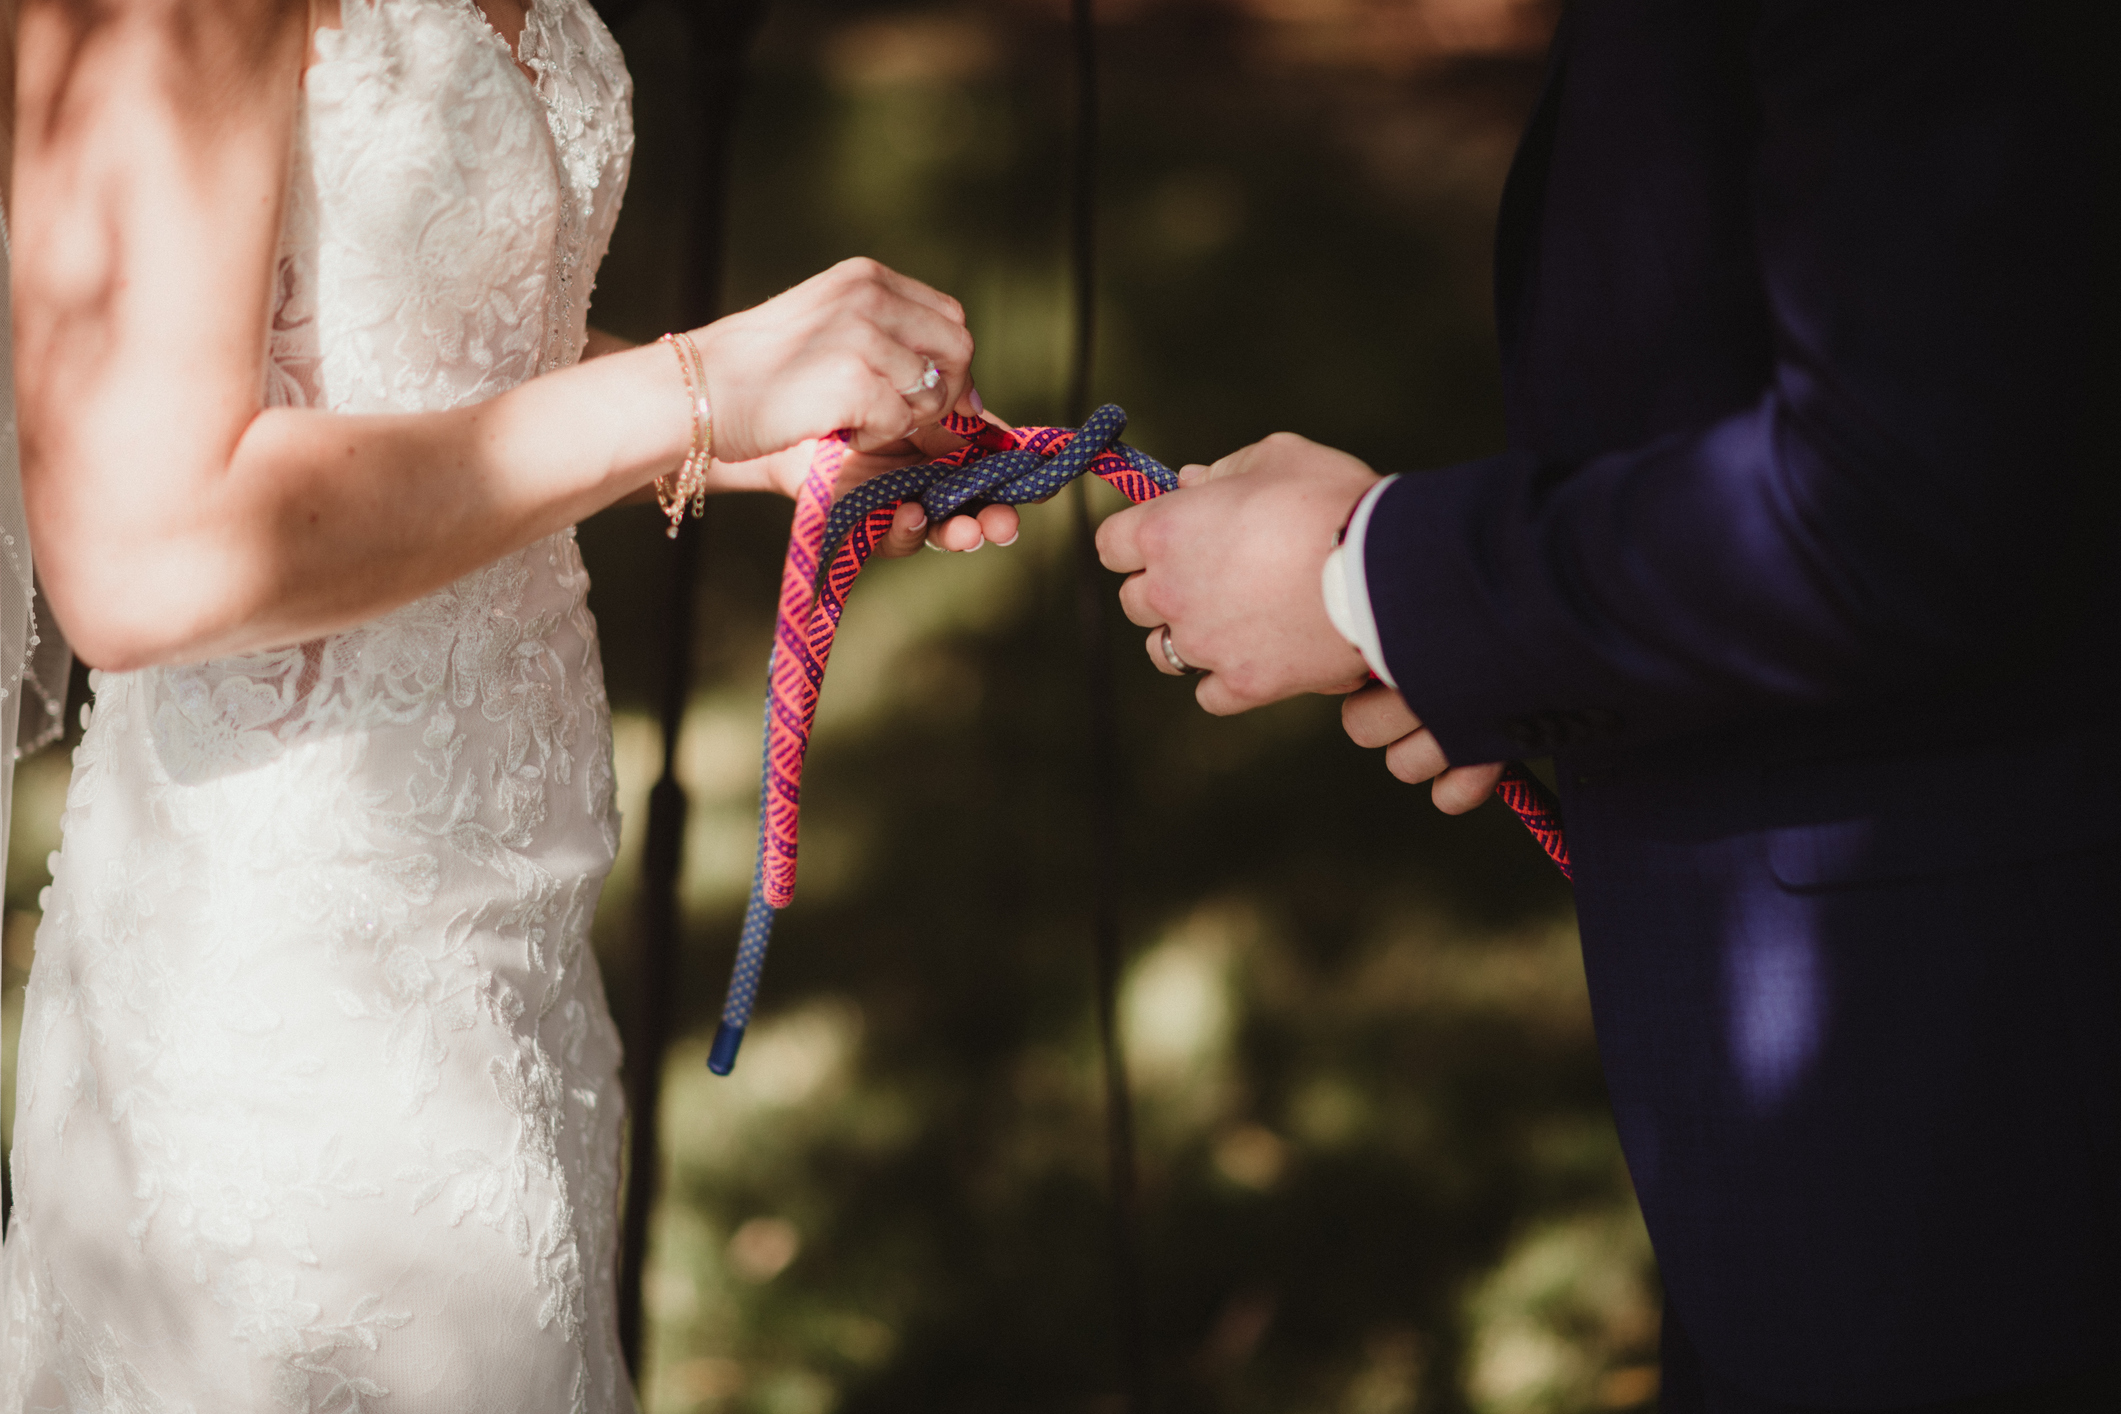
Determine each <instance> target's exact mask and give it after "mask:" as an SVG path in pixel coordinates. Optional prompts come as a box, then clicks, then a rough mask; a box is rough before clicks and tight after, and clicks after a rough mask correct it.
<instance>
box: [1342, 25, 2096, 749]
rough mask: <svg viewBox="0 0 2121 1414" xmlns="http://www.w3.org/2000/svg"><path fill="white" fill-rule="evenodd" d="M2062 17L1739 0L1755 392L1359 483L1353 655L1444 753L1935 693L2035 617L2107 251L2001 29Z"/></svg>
mask: <svg viewBox="0 0 2121 1414" xmlns="http://www.w3.org/2000/svg"><path fill="white" fill-rule="evenodd" d="M2067 8H2068V7H2063V6H2052V7H2049V6H2041V5H2028V6H2025V7H2014V6H2000V7H1999V6H1992V5H1986V4H1984V5H1978V6H1976V5H1967V4H1957V3H1936V0H1931V3H1921V4H1902V3H1858V0H1832V3H1825V4H1803V5H1799V4H1774V3H1769V4H1767V5H1765V6H1764V7H1763V8H1762V11H1761V14H1760V17H1759V20H1758V22H1757V28H1755V29H1754V31H1753V34H1752V43H1751V47H1750V50H1749V65H1750V73H1749V78H1750V81H1751V83H1752V84H1753V87H1754V92H1753V94H1752V95H1751V99H1752V103H1753V108H1754V111H1755V112H1756V113H1757V122H1758V127H1757V136H1756V140H1755V142H1754V143H1753V144H1752V147H1751V161H1752V164H1753V169H1752V170H1751V171H1750V172H1748V173H1746V174H1745V180H1746V182H1747V183H1748V190H1749V191H1750V193H1751V196H1750V205H1751V212H1752V222H1751V227H1752V229H1751V238H1752V241H1753V245H1754V258H1755V259H1757V262H1758V267H1759V271H1760V282H1761V290H1762V299H1763V301H1764V303H1765V308H1766V311H1767V316H1768V321H1769V326H1770V328H1771V331H1772V338H1773V349H1772V365H1771V369H1770V371H1769V372H1768V373H1767V375H1766V376H1765V377H1764V379H1763V382H1762V385H1761V386H1760V388H1759V389H1758V394H1757V397H1756V398H1754V400H1753V401H1752V402H1751V403H1750V404H1749V405H1745V406H1742V407H1738V408H1736V409H1735V410H1733V411H1732V412H1730V414H1729V415H1728V416H1725V417H1723V418H1722V419H1721V420H1718V421H1714V422H1711V423H1708V424H1706V425H1700V426H1694V427H1687V428H1679V429H1674V430H1673V431H1671V432H1670V433H1669V435H1666V436H1663V437H1661V438H1659V439H1658V440H1655V441H1654V442H1651V443H1649V444H1647V445H1641V446H1635V447H1629V448H1625V449H1622V450H1617V451H1614V452H1611V453H1609V454H1604V455H1598V456H1594V457H1590V458H1588V459H1584V460H1581V461H1579V462H1575V463H1571V464H1557V463H1556V462H1555V461H1554V460H1552V459H1551V458H1548V457H1542V456H1541V455H1539V454H1537V453H1536V452H1534V451H1529V450H1519V451H1512V452H1509V453H1505V454H1503V455H1501V456H1498V457H1495V458H1492V459H1489V460H1485V461H1480V462H1475V463H1470V464H1466V465H1461V466H1457V467H1452V468H1448V469H1445V470H1442V471H1437V472H1432V473H1427V474H1423V475H1418V476H1409V477H1404V478H1402V479H1401V480H1400V481H1398V482H1397V483H1395V484H1394V485H1393V486H1392V488H1391V489H1390V491H1389V492H1388V493H1387V494H1386V495H1385V496H1383V497H1382V498H1381V500H1380V502H1379V504H1378V507H1377V510H1376V512H1375V515H1374V518H1373V520H1372V522H1371V526H1370V529H1369V534H1368V536H1367V539H1366V542H1365V569H1366V572H1367V576H1368V581H1369V586H1370V594H1371V601H1372V606H1373V608H1374V610H1375V613H1376V616H1377V620H1378V627H1379V631H1380V634H1381V637H1382V639H1383V643H1384V647H1385V656H1386V659H1387V661H1388V662H1389V663H1390V665H1391V667H1392V670H1393V673H1394V675H1395V676H1396V677H1397V678H1398V680H1399V683H1400V686H1401V690H1402V692H1403V693H1404V694H1405V696H1406V697H1407V699H1408V701H1409V703H1410V705H1411V706H1412V707H1413V708H1414V710H1415V711H1416V712H1418V713H1419V714H1420V715H1421V716H1422V718H1423V719H1424V720H1425V721H1426V722H1427V723H1428V724H1429V725H1430V726H1431V727H1432V728H1434V729H1435V731H1436V732H1437V734H1438V736H1439V739H1440V740H1441V742H1442V744H1443V745H1444V748H1445V750H1446V752H1447V753H1448V754H1449V756H1450V757H1451V759H1452V760H1454V761H1459V762H1469V761H1482V760H1495V759H1502V758H1507V757H1511V756H1517V755H1523V754H1525V753H1526V752H1527V751H1537V750H1540V749H1542V748H1546V747H1551V746H1553V745H1555V744H1557V743H1556V741H1555V740H1554V737H1555V736H1556V733H1554V732H1553V731H1552V730H1551V727H1550V725H1549V724H1551V723H1552V722H1554V721H1556V720H1559V721H1562V722H1564V723H1587V724H1590V725H1591V726H1593V727H1594V728H1598V729H1601V730H1602V731H1603V733H1604V734H1606V735H1608V736H1613V737H1619V738H1622V739H1623V740H1638V741H1648V740H1652V739H1656V738H1662V737H1669V736H1673V735H1677V734H1682V733H1688V732H1694V731H1701V730H1715V729H1721V728H1726V727H1730V726H1733V725H1740V724H1743V723H1744V722H1746V721H1748V720H1751V719H1755V718H1758V717H1761V716H1763V715H1765V714H1775V713H1783V712H1789V711H1793V710H1796V711H1802V710H1807V709H1813V710H1816V709H1819V708H1822V707H1827V708H1831V707H1836V706H1839V705H1842V704H1847V703H1849V702H1852V701H1859V700H1863V699H1867V698H1881V699H1892V698H1894V697H1895V696H1903V697H1904V696H1907V695H1912V694H1921V693H1925V692H1937V691H1943V690H1949V684H1950V683H1951V682H1953V681H1954V680H1955V679H1956V678H1957V677H1958V676H1959V675H1961V674H1963V673H1965V672H1967V671H1970V670H1972V671H1979V670H1981V669H1982V667H1983V666H1984V665H1987V666H1990V667H1993V666H1994V665H1996V664H1999V663H2006V662H2008V661H2009V659H2010V657H2011V655H2012V653H2013V652H2014V651H2016V650H2019V649H2021V648H2023V647H2024V645H2025V644H2026V643H2027V642H2028V641H2029V640H2030V638H2031V637H2033V636H2034V635H2032V634H2031V633H2030V631H2029V627H2028V626H2029V625H2031V624H2035V623H2039V622H2043V621H2049V620H2052V619H2053V618H2054V617H2055V615H2056V614H2057V613H2058V612H2059V611H2060V609H2061V607H2062V606H2060V605H2058V603H2057V602H2056V600H2057V596H2059V595H2061V594H2063V593H2064V590H2063V588H2062V587H2061V586H2064V585H2065V584H2066V583H2067V581H2068V576H2067V575H2066V574H2063V573H2060V572H2059V571H2060V569H2061V567H2062V562H2063V561H2065V560H2069V559H2070V558H2071V557H2072V556H2076V557H2078V558H2082V556H2083V555H2084V554H2085V553H2086V552H2085V551H2084V548H2083V542H2084V537H2083V536H2082V535H2081V534H2078V533H2077V530H2079V529H2081V528H2082V522H2083V520H2084V518H2085V516H2086V515H2087V506H2088V505H2089V504H2090V501H2089V500H2088V498H2089V497H2091V496H2093V495H2094V494H2095V493H2094V489H2093V488H2094V485H2095V480H2096V478H2097V477H2104V476H2107V475H2110V474H2111V472H2112V470H2113V469H2112V468H2110V467H2106V466H2103V465H2101V466H2098V467H2096V468H2094V467H2093V466H2092V465H2091V463H2092V462H2093V461H2094V460H2095V458H2094V457H2093V456H2092V455H2091V453H2090V451H2089V448H2090V446H2091V442H2090V441H2089V440H2088V439H2089V438H2091V437H2092V436H2093V434H2094V433H2095V431H2096V424H2097V420H2098V418H2099V416H2100V414H2099V410H2098V408H2097V407H2096V406H2095V403H2094V399H2095V397H2096V396H2097V395H2098V393H2099V392H2100V391H2101V390H2102V384H2106V383H2111V382H2112V380H2113V369H2112V364H2111V353H2110V349H2111V344H2110V343H2109V342H2107V338H2108V335H2107V331H2106V330H2105V329H2104V328H2103V327H2102V323H2103V321H2106V320H2109V319H2110V318H2111V317H2112V316H2111V309H2110V303H2111V302H2110V300H2108V299H2106V298H2101V297H2095V292H2096V291H2099V290H2109V291H2110V288H2111V282H2110V277H2108V276H2106V275H2105V274H2104V271H2103V269H2102V268H2101V267H2103V266H2104V265H2110V264H2112V263H2114V262H2116V261H2121V250H2117V249H2116V248H2115V247H2114V246H2113V245H2112V244H2111V243H2110V242H2111V239H2112V226H2111V223H2110V221H2109V220H2108V215H2107V213H2108V211H2109V209H2110V207H2109V204H2108V203H2109V198H2108V197H2107V196H2106V195H2105V193H2106V189H2107V188H2108V187H2109V185H2110V184H2111V183H2112V180H2113V178H2112V172H2111V170H2110V168H2109V167H2108V165H2107V164H2108V162H2109V161H2110V160H2111V157H2112V150H2111V146H2110V139H2109V138H2108V137H2107V136H2105V135H2103V134H2101V133H2100V132H2099V131H2098V129H2099V127H2100V126H2101V124H2102V119H2101V118H2100V116H2099V115H2098V114H2095V113H2094V112H2092V111H2091V109H2090V107H2089V106H2088V105H2090V104H2092V103H2094V102H2103V100H2096V99H2094V98H2093V97H2092V96H2091V94H2092V93H2093V91H2094V89H2095V88H2096V84H2094V83H2092V82H2091V81H2090V80H2089V79H2088V78H2087V77H2086V76H2085V75H2084V74H2082V73H2078V72H2073V71H2072V63H2073V61H2072V60H2071V58H2070V57H2069V55H2068V53H2067V51H2066V46H2065V45H2058V44H2056V43H2053V42H2051V40H2052V37H2051V36H2047V35H2043V34H2041V33H2039V32H2038V29H2039V24H2040V22H2039V21H2038V20H2037V18H2034V19H2014V18H2011V15H2012V13H2013V12H2016V11H2020V10H2024V11H2028V12H2040V11H2043V10H2047V9H2053V10H2058V11H2059V10H2064V9H2067ZM2093 8H2095V9H2097V8H2104V7H2093ZM2012 25H2017V26H2019V28H2017V29H2015V30H2012V29H2008V28H2007V27H2008V26H2012ZM2065 38H2066V36H2065ZM2093 47H2094V48H2096V47H2097V46H2093ZM1544 219H1546V220H1548V221H1555V220H1562V219H1566V213H1557V212H1548V213H1546V215H1545V218H1544ZM2102 243H2104V244H2103V247H2102ZM1616 279H1617V280H1618V281H1620V282H1621V288H1620V289H1619V291H1618V292H1617V293H1616V294H1615V295H1614V296H1612V297H1613V298H1615V299H1621V300H1624V299H1625V289H1624V282H1625V279H1626V272H1624V271H1622V272H1616ZM1671 356H1672V357H1675V358H1683V357H1684V356H1685V355H1684V351H1683V350H1675V351H1673V352H1672V355H1671ZM2106 391H2111V390H2110V389H2107V390H2106ZM2109 445H2110V444H2109ZM1560 735H1561V736H1562V737H1563V738H1564V739H1565V738H1566V735H1567V733H1566V732H1565V731H1564V732H1562V733H1561V734H1560Z"/></svg>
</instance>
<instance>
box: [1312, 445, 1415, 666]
mask: <svg viewBox="0 0 2121 1414" xmlns="http://www.w3.org/2000/svg"><path fill="white" fill-rule="evenodd" d="M1397 480H1399V478H1398V477H1397V476H1388V477H1386V478H1385V479H1384V480H1382V481H1380V482H1378V483H1377V484H1376V485H1375V486H1372V487H1371V488H1370V490H1369V492H1368V493H1367V494H1366V495H1364V496H1363V498H1362V499H1361V500H1360V501H1358V502H1356V503H1355V514H1354V515H1352V516H1350V517H1348V528H1347V530H1346V532H1345V533H1343V534H1342V535H1341V537H1340V543H1339V544H1338V545H1336V546H1334V547H1333V553H1332V554H1330V555H1328V556H1326V567H1325V570H1324V572H1323V574H1322V575H1321V577H1320V585H1319V587H1320V588H1321V589H1322V590H1323V591H1324V593H1325V596H1326V617H1327V618H1329V619H1331V620H1332V621H1333V627H1334V628H1335V629H1336V630H1338V632H1339V633H1340V636H1341V637H1342V638H1345V639H1346V640H1348V642H1349V643H1350V644H1352V645H1353V646H1354V648H1355V651H1356V652H1358V653H1360V654H1362V660H1363V662H1365V663H1367V664H1369V665H1370V671H1371V672H1373V673H1375V674H1377V679H1378V681H1379V682H1382V683H1383V684H1385V686H1387V687H1390V688H1393V689H1394V690H1397V689H1398V687H1399V684H1398V683H1396V682H1394V681H1392V670H1391V668H1390V667H1388V666H1387V665H1386V663H1385V646H1384V641H1383V640H1382V639H1380V638H1379V637H1378V636H1377V617H1376V615H1374V614H1373V613H1371V612H1370V580H1369V576H1368V575H1367V574H1366V573H1365V572H1364V569H1363V551H1362V546H1363V537H1364V536H1365V535H1366V534H1367V533H1368V532H1369V529H1370V512H1372V511H1373V510H1375V509H1377V498H1378V497H1379V496H1381V495H1383V494H1384V489H1385V488H1386V487H1387V486H1390V485H1391V484H1392V483H1393V482H1395V481H1397Z"/></svg>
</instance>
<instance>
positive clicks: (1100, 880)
mask: <svg viewBox="0 0 2121 1414" xmlns="http://www.w3.org/2000/svg"><path fill="white" fill-rule="evenodd" d="M1069 30H1070V36H1071V39H1072V40H1073V48H1074V55H1075V151H1074V159H1075V160H1074V173H1073V176H1074V181H1073V184H1072V190H1073V201H1072V203H1071V210H1070V212H1069V218H1070V219H1069V243H1068V245H1069V264H1070V266H1071V267H1072V272H1071V273H1072V275H1073V279H1074V290H1075V349H1074V361H1073V366H1072V367H1071V369H1070V371H1069V379H1068V421H1069V422H1070V423H1071V424H1076V423H1080V422H1081V421H1082V420H1083V418H1084V417H1086V416H1088V414H1089V411H1090V373H1091V368H1092V360H1093V358H1094V356H1095V353H1096V343H1097V28H1096V17H1095V15H1094V14H1093V0H1070V6H1069ZM1089 487H1090V478H1089V477H1083V478H1081V479H1080V480H1078V481H1077V482H1076V483H1075V490H1074V495H1073V501H1074V506H1075V550H1076V554H1075V598H1076V615H1077V619H1078V621H1079V623H1080V627H1081V633H1082V640H1083V664H1084V672H1085V676H1086V678H1087V683H1086V686H1087V688H1088V691H1089V699H1090V701H1089V712H1088V721H1089V727H1090V772H1089V781H1090V846H1091V860H1090V871H1091V876H1092V879H1093V889H1092V903H1091V907H1092V924H1091V926H1092V930H1093V940H1094V946H1095V956H1096V973H1097V1037H1098V1044H1099V1047H1100V1049H1101V1051H1102V1053H1103V1056H1102V1059H1103V1062H1104V1075H1105V1158H1106V1165H1107V1168H1108V1170H1109V1175H1110V1178H1109V1182H1110V1185H1111V1189H1112V1205H1111V1210H1110V1213H1111V1243H1112V1307H1113V1311H1112V1316H1113V1324H1114V1326H1115V1327H1116V1331H1117V1334H1118V1337H1119V1345H1120V1351H1119V1354H1120V1373H1121V1377H1122V1379H1123V1380H1124V1382H1125V1386H1124V1387H1125V1394H1126V1408H1127V1414H1149V1411H1150V1409H1151V1407H1152V1400H1151V1396H1152V1384H1151V1372H1150V1362H1149V1342H1148V1339H1147V1336H1146V1333H1145V1331H1144V1326H1143V1312H1142V1299H1141V1258H1140V1250H1139V1242H1138V1238H1137V1235H1136V1229H1137V1227H1138V1211H1137V1210H1138V1200H1137V1186H1136V1182H1135V1161H1134V1106H1133V1101H1132V1100H1131V1098H1130V1097H1129V1094H1128V1087H1127V1061H1126V1056H1125V1054H1124V1053H1123V1052H1122V1050H1121V1049H1120V1041H1119V1028H1118V1024H1117V1015H1116V1014H1117V1011H1118V993H1119V972H1120V937H1119V873H1120V844H1119V704H1118V699H1117V694H1116V693H1115V690H1114V687H1113V682H1112V662H1111V658H1110V657H1109V655H1108V654H1107V653H1106V651H1105V646H1106V642H1107V638H1108V632H1107V627H1106V609H1105V593H1104V585H1103V583H1102V571H1101V569H1100V567H1099V565H1098V560H1097V547H1096V544H1095V542H1094V540H1093V539H1092V527H1091V524H1090V494H1089Z"/></svg>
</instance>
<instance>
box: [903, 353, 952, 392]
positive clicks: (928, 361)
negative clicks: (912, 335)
mask: <svg viewBox="0 0 2121 1414" xmlns="http://www.w3.org/2000/svg"><path fill="white" fill-rule="evenodd" d="M942 381H943V374H942V370H941V369H939V368H937V367H936V366H935V360H934V359H932V358H924V359H922V360H921V376H920V377H918V378H916V379H914V380H913V382H912V383H911V384H910V385H909V386H907V387H904V388H901V389H899V390H898V395H899V396H900V397H902V398H911V397H915V396H917V395H919V394H921V393H926V392H930V391H932V390H933V389H934V388H935V386H936V385H937V384H938V383H941V382H942Z"/></svg>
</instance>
